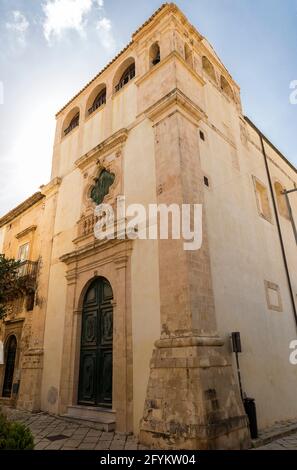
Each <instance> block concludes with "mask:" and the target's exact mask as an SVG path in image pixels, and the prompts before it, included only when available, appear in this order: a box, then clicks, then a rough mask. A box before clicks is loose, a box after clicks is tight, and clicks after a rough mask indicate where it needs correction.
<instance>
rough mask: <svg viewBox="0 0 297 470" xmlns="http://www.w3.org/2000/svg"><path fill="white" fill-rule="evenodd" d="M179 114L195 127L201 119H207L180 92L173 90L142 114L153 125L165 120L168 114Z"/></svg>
mask: <svg viewBox="0 0 297 470" xmlns="http://www.w3.org/2000/svg"><path fill="white" fill-rule="evenodd" d="M175 112H179V113H181V114H183V115H184V116H185V117H186V118H187V119H189V120H190V121H191V122H192V123H193V124H195V125H196V126H198V125H199V122H200V121H201V120H202V119H203V120H206V119H207V115H206V113H205V112H204V111H203V110H202V109H201V108H200V107H199V106H198V105H197V104H195V103H194V102H193V101H192V100H190V99H189V98H188V97H187V96H186V95H185V94H184V93H183V92H182V91H180V90H179V89H178V88H175V89H174V90H172V91H171V92H170V93H168V94H167V95H166V96H164V97H163V98H161V99H160V100H159V101H157V102H156V103H155V104H153V105H152V106H150V107H149V108H148V109H147V110H146V111H145V112H144V114H145V115H146V116H147V117H148V118H149V119H150V120H151V121H153V123H154V125H156V124H157V123H158V122H160V121H162V120H163V119H165V118H166V117H167V116H168V115H169V114H173V113H175Z"/></svg>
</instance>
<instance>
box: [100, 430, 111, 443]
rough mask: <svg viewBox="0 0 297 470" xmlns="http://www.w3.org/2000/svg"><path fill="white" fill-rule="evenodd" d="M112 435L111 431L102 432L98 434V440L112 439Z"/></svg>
mask: <svg viewBox="0 0 297 470" xmlns="http://www.w3.org/2000/svg"><path fill="white" fill-rule="evenodd" d="M113 437H114V433H113V432H103V433H102V434H101V436H100V441H112V440H113Z"/></svg>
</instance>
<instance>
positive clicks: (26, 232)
mask: <svg viewBox="0 0 297 470" xmlns="http://www.w3.org/2000/svg"><path fill="white" fill-rule="evenodd" d="M36 229H37V225H31V226H30V227H27V228H25V230H22V231H21V232H19V233H17V235H16V236H15V238H17V239H18V240H19V239H20V238H23V237H25V236H26V235H28V233H30V232H35V230H36Z"/></svg>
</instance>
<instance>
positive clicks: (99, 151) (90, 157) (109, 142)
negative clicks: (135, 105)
mask: <svg viewBox="0 0 297 470" xmlns="http://www.w3.org/2000/svg"><path fill="white" fill-rule="evenodd" d="M127 138H128V129H120V130H119V131H118V132H116V133H115V134H113V135H112V136H110V137H108V138H107V139H105V140H104V141H103V142H101V143H100V144H98V145H96V147H94V148H93V149H92V150H90V151H89V152H87V153H85V154H84V155H83V156H82V157H80V158H79V159H78V160H76V162H75V166H76V167H77V168H79V169H80V170H84V169H85V168H87V167H88V166H89V165H90V164H92V163H94V162H97V161H98V159H99V158H100V157H102V156H103V155H105V154H107V153H109V152H111V151H112V150H115V149H116V148H117V147H121V146H122V145H123V144H124V143H125V142H126V140H127Z"/></svg>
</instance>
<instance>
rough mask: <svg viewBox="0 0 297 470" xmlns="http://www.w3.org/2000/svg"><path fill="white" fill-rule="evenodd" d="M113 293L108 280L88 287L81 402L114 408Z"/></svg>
mask: <svg viewBox="0 0 297 470" xmlns="http://www.w3.org/2000/svg"><path fill="white" fill-rule="evenodd" d="M112 300H113V292H112V288H111V285H110V283H109V282H108V281H107V280H106V279H105V278H97V279H96V280H95V281H93V283H92V284H91V285H90V287H89V288H88V290H87V292H86V295H85V298H84V303H83V313H82V332H81V350H80V370H79V387H78V403H79V404H80V405H88V406H98V407H111V406H112V342H113V306H112Z"/></svg>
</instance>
